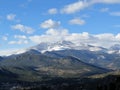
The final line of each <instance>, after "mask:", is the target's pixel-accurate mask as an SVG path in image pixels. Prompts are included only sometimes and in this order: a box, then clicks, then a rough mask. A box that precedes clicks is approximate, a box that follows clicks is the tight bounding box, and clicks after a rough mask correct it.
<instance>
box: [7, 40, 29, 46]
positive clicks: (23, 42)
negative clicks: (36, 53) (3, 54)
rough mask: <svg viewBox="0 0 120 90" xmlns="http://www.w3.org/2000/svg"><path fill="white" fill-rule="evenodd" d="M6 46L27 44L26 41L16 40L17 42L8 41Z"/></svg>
mask: <svg viewBox="0 0 120 90" xmlns="http://www.w3.org/2000/svg"><path fill="white" fill-rule="evenodd" d="M8 44H19V45H20V44H28V40H17V41H10V42H8Z"/></svg>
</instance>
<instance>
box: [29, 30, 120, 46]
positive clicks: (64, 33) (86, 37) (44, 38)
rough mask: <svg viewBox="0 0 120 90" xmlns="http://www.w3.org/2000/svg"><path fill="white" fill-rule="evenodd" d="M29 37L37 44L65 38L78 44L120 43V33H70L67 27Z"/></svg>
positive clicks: (109, 44)
mask: <svg viewBox="0 0 120 90" xmlns="http://www.w3.org/2000/svg"><path fill="white" fill-rule="evenodd" d="M29 39H30V41H32V42H34V43H36V44H39V43H42V42H49V43H53V42H58V41H62V40H65V41H70V42H72V43H75V44H76V45H80V44H89V45H94V46H101V47H105V48H109V47H110V46H112V45H114V44H120V34H117V35H114V34H111V33H104V34H89V33H88V32H83V33H69V32H68V30H67V29H60V30H56V29H49V30H48V31H46V33H45V34H43V35H34V36H30V37H29Z"/></svg>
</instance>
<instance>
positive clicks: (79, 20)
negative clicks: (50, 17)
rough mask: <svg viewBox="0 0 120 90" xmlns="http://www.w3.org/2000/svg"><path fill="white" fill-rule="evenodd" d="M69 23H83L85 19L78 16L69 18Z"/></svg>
mask: <svg viewBox="0 0 120 90" xmlns="http://www.w3.org/2000/svg"><path fill="white" fill-rule="evenodd" d="M69 23H70V24H77V25H84V24H85V20H83V19H80V18H74V19H72V20H70V21H69Z"/></svg>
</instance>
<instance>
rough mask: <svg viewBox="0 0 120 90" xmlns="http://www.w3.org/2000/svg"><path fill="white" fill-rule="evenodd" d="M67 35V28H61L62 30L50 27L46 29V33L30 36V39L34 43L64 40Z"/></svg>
mask: <svg viewBox="0 0 120 90" xmlns="http://www.w3.org/2000/svg"><path fill="white" fill-rule="evenodd" d="M67 35H68V30H66V29H61V30H56V29H49V30H47V31H46V33H45V34H44V35H34V36H30V37H29V39H30V40H31V41H32V42H34V43H41V42H57V41H60V40H63V39H64V38H65V36H67Z"/></svg>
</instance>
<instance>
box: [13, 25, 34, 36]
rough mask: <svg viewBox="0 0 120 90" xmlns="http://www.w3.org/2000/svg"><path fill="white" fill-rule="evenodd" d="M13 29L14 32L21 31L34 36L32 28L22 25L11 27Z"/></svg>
mask: <svg viewBox="0 0 120 90" xmlns="http://www.w3.org/2000/svg"><path fill="white" fill-rule="evenodd" d="M11 28H12V29H13V30H19V31H21V32H24V33H27V34H32V33H33V32H34V29H33V28H31V27H29V26H25V25H22V24H16V25H13V26H11Z"/></svg>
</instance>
